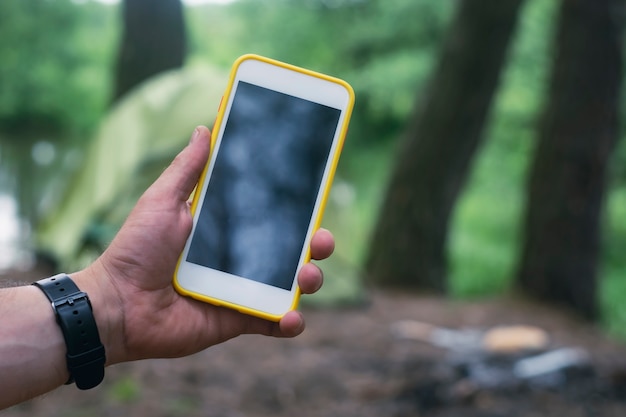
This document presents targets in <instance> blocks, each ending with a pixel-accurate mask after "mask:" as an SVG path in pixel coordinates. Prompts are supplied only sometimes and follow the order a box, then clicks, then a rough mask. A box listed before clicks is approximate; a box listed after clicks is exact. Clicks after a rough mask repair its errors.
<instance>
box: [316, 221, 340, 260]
mask: <svg viewBox="0 0 626 417" xmlns="http://www.w3.org/2000/svg"><path fill="white" fill-rule="evenodd" d="M334 250H335V238H334V237H333V234H332V233H331V232H329V231H328V230H326V229H322V228H320V229H318V230H317V231H316V232H315V234H314V235H313V238H312V239H311V258H313V259H316V260H322V259H326V258H328V257H329V256H330V255H332V253H333V251H334Z"/></svg>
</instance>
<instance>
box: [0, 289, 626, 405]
mask: <svg viewBox="0 0 626 417" xmlns="http://www.w3.org/2000/svg"><path fill="white" fill-rule="evenodd" d="M305 314H306V318H307V330H306V331H305V333H304V334H302V335H301V336H300V337H298V338H295V339H291V340H278V339H271V338H264V337H260V336H243V337H240V338H237V339H235V340H232V341H230V342H228V343H225V344H222V345H219V346H215V347H213V348H210V349H208V350H206V351H204V352H201V353H199V354H196V355H194V356H191V357H188V358H183V359H176V360H150V361H142V362H136V363H129V364H122V365H117V366H114V367H111V368H108V369H107V375H106V378H105V381H104V382H103V384H102V385H100V386H99V387H97V388H96V389H93V390H90V391H86V392H81V391H78V390H77V389H76V388H75V387H73V386H66V387H62V388H60V389H58V390H57V391H55V392H52V393H50V394H48V395H46V396H44V397H42V398H37V399H35V400H32V401H30V402H27V403H24V404H21V405H18V406H15V407H12V408H10V409H8V410H5V411H2V412H0V416H1V417H26V416H28V417H37V416H46V417H53V416H59V417H60V416H63V417H72V416H116V417H117V416H128V417H133V416H135V417H144V416H145V417H148V416H150V417H170V416H172V417H174V416H189V417H193V416H215V417H239V416H258V417H265V416H268V417H269V416H272V417H280V416H301V417H308V416H316V417H325V416H333V417H334V416H342V417H352V416H354V417H357V416H358V417H369V416H391V417H404V416H435V417H452V416H455V417H456V416H464V417H505V416H521V417H531V416H532V417H534V416H571V417H577V416H606V417H612V416H625V415H626V355H625V353H626V348H625V346H624V345H621V344H619V343H617V342H615V341H612V340H610V339H609V338H607V337H606V336H605V335H603V334H602V333H601V332H600V331H599V330H598V329H596V328H594V327H593V326H591V325H588V324H584V323H581V322H579V321H577V320H575V319H574V318H572V317H568V316H567V315H565V314H563V313H561V312H556V311H553V310H550V309H547V308H545V307H541V306H537V305H532V304H528V303H524V302H521V301H516V300H511V299H499V300H489V301H480V302H449V301H446V300H442V299H440V298H430V297H423V296H417V295H411V294H392V293H383V292H373V293H370V294H369V295H368V300H367V302H365V303H364V304H363V305H359V306H353V307H351V308H344V309H312V308H311V307H308V308H305ZM405 319H410V320H419V321H423V322H429V323H433V324H436V325H440V326H447V327H450V328H464V327H472V328H488V327H490V326H494V325H503V324H505V325H514V324H526V325H536V326H539V327H541V328H543V329H545V330H547V331H548V333H549V335H550V345H551V347H555V348H556V347H577V348H582V349H584V350H586V351H587V352H588V353H589V354H590V357H591V363H592V366H591V367H590V368H589V369H586V370H585V372H579V373H570V374H563V378H562V381H561V383H559V384H556V385H555V384H551V385H550V384H549V386H544V385H540V384H538V385H533V384H513V385H509V384H506V383H505V384H496V386H493V387H489V388H485V387H478V388H477V387H475V386H474V387H471V384H470V388H469V389H468V388H467V387H468V385H467V381H466V375H464V374H463V372H459V371H458V369H457V368H454V366H452V365H451V363H453V362H454V361H453V360H452V359H451V354H450V352H446V351H444V350H442V349H440V348H436V347H433V346H431V345H429V344H425V343H420V342H416V341H412V340H407V339H401V338H398V337H396V336H394V334H393V332H392V327H393V324H394V323H396V322H397V321H398V320H405ZM456 356H457V359H458V357H459V355H458V354H457V355H456ZM460 356H461V357H463V354H462V353H461V355H460ZM0 395H1V393H0Z"/></svg>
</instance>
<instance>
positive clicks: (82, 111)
mask: <svg viewBox="0 0 626 417" xmlns="http://www.w3.org/2000/svg"><path fill="white" fill-rule="evenodd" d="M87 9H90V10H87ZM96 9H98V10H96ZM101 10H102V8H101V7H96V5H94V4H88V5H85V6H80V7H79V6H77V5H76V4H74V3H73V2H71V1H70V0H55V1H43V0H20V1H3V2H0V56H2V63H1V65H0V86H1V88H2V90H1V92H0V132H4V133H5V135H4V136H3V137H4V138H5V139H7V138H13V139H15V140H17V139H18V138H19V136H21V135H24V134H28V133H33V132H39V133H40V132H46V135H48V136H52V137H59V136H62V135H65V134H67V132H71V131H81V132H85V131H88V130H89V128H91V127H92V126H93V124H94V123H95V122H96V120H97V119H98V117H99V116H100V114H101V108H98V103H97V100H95V99H94V94H93V93H94V91H93V90H92V88H93V87H94V85H97V83H101V82H102V80H101V79H98V80H97V81H96V82H95V83H94V78H96V77H98V78H100V77H101V76H102V75H104V74H106V71H105V69H103V71H100V72H99V74H94V69H93V66H90V65H89V64H90V60H92V61H95V62H97V61H98V60H100V61H101V59H100V58H105V57H102V55H101V52H102V51H101V50H97V48H98V46H99V45H101V44H102V43H101V42H98V41H97V40H98V39H97V37H98V36H99V34H98V32H96V31H94V30H93V29H94V28H93V27H92V26H91V25H92V24H94V23H95V27H96V28H97V27H98V23H100V27H102V26H103V25H102V23H103V19H105V16H100V15H98V14H96V13H99V12H100V11H101ZM85 12H88V13H85ZM85 16H86V17H87V19H84V17H85ZM85 25H90V26H89V27H90V30H89V31H87V30H86V26H85ZM87 34H89V35H88V36H83V35H87ZM100 35H101V34H100ZM94 47H95V48H96V50H95V51H90V48H94ZM99 54H100V55H99ZM105 79H106V78H105ZM105 90H106V86H105V85H103V86H101V87H100V88H99V89H98V91H100V92H103V91H105Z"/></svg>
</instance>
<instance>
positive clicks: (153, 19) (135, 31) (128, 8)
mask: <svg viewBox="0 0 626 417" xmlns="http://www.w3.org/2000/svg"><path fill="white" fill-rule="evenodd" d="M123 22H124V28H123V34H122V40H121V44H120V50H119V55H118V59H117V67H116V73H115V76H116V77H115V89H114V93H113V102H115V101H117V100H118V99H119V98H120V97H122V96H123V95H124V94H126V93H127V92H128V91H129V90H131V89H132V88H133V87H135V86H136V85H138V84H139V83H141V82H142V81H144V80H146V79H148V78H150V77H151V76H153V75H155V74H158V73H160V72H162V71H166V70H169V69H172V68H179V67H181V66H182V65H183V63H184V59H185V53H186V36H185V22H184V19H183V6H182V4H181V1H180V0H124V3H123Z"/></svg>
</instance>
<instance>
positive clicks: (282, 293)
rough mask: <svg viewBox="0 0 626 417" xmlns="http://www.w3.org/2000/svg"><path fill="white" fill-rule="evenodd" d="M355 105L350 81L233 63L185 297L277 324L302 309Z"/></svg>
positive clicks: (183, 280) (204, 183) (198, 209)
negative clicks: (305, 276) (301, 275)
mask: <svg viewBox="0 0 626 417" xmlns="http://www.w3.org/2000/svg"><path fill="white" fill-rule="evenodd" d="M353 104H354V92H353V90H352V88H351V87H350V85H348V84H347V83H346V82H345V81H342V80H339V79H336V78H333V77H330V76H327V75H323V74H319V73H316V72H313V71H309V70H306V69H302V68H298V67H295V66H293V65H289V64H285V63H282V62H278V61H275V60H272V59H269V58H265V57H261V56H258V55H244V56H242V57H241V58H239V59H238V60H237V61H236V62H235V64H234V65H233V69H232V71H231V75H230V81H229V84H228V87H227V89H226V92H225V94H224V97H223V98H222V102H221V103H220V108H219V110H218V116H217V119H216V122H215V125H214V127H213V132H212V138H211V140H212V150H211V156H210V158H209V161H208V163H207V166H206V167H205V170H204V172H203V174H202V177H201V179H200V181H199V183H198V187H197V189H196V192H195V194H194V199H193V202H192V211H193V229H192V231H191V234H190V236H189V238H188V240H187V244H186V246H185V249H184V250H183V252H182V254H181V256H180V259H179V262H178V265H177V268H176V272H175V275H174V287H175V288H176V290H177V291H178V292H180V293H181V294H183V295H187V296H190V297H193V298H195V299H198V300H201V301H205V302H208V303H212V304H216V305H221V306H226V307H230V308H233V309H236V310H238V311H241V312H243V313H246V314H251V315H254V316H258V317H262V318H264V319H268V320H272V321H278V320H279V319H280V318H281V317H282V316H283V315H284V314H285V313H287V312H288V311H290V310H293V309H295V308H296V307H297V305H298V299H299V297H300V290H299V288H298V285H297V279H296V278H297V275H298V272H299V270H300V268H301V267H302V265H304V264H305V263H306V262H308V261H309V260H310V253H309V245H310V241H311V237H312V235H313V233H314V232H315V230H317V229H318V228H319V226H320V222H321V219H322V213H323V210H324V206H325V203H326V199H327V197H328V192H329V189H330V186H331V182H332V178H333V175H334V172H335V169H336V166H337V162H338V160H339V154H340V153H341V149H342V147H343V142H344V139H345V136H346V133H347V130H348V123H349V119H350V115H351V112H352V107H353Z"/></svg>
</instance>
